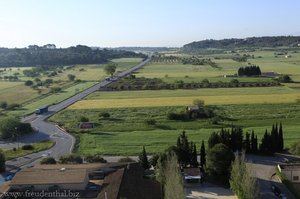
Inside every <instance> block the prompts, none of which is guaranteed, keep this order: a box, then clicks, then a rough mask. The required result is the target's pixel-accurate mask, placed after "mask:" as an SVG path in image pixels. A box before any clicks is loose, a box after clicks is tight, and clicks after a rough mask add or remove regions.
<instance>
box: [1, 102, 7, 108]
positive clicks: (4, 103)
mask: <svg viewBox="0 0 300 199" xmlns="http://www.w3.org/2000/svg"><path fill="white" fill-rule="evenodd" d="M7 106H8V104H7V102H6V101H2V102H0V108H2V109H4V110H5V109H7Z"/></svg>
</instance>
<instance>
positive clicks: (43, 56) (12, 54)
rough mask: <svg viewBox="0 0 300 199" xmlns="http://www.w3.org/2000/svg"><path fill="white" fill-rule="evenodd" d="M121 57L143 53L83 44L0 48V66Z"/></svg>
mask: <svg viewBox="0 0 300 199" xmlns="http://www.w3.org/2000/svg"><path fill="white" fill-rule="evenodd" d="M122 57H145V55H143V54H140V53H139V54H138V53H135V52H129V51H121V50H108V49H102V50H100V49H92V48H90V47H88V46H83V45H77V46H76V47H73V46H72V47H69V48H56V47H55V45H54V44H51V45H50V44H48V45H45V46H37V45H31V46H28V48H13V49H9V48H0V67H22V66H39V65H41V66H54V65H70V64H100V63H104V62H107V61H108V60H109V59H114V58H122Z"/></svg>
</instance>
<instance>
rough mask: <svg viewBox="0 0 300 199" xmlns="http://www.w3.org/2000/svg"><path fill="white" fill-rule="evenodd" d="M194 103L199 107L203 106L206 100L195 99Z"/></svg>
mask: <svg viewBox="0 0 300 199" xmlns="http://www.w3.org/2000/svg"><path fill="white" fill-rule="evenodd" d="M193 104H194V105H196V106H198V107H199V108H203V107H204V104H205V102H204V100H202V99H194V101H193Z"/></svg>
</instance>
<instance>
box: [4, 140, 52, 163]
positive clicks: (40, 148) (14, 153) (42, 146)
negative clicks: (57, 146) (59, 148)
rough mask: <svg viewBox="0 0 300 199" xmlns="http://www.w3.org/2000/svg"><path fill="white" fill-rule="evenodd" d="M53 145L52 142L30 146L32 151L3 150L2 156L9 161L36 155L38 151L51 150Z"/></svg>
mask: <svg viewBox="0 0 300 199" xmlns="http://www.w3.org/2000/svg"><path fill="white" fill-rule="evenodd" d="M53 145H54V142H52V141H43V142H38V143H34V144H32V146H33V149H32V150H23V149H21V148H19V149H16V151H14V150H13V149H8V150H3V154H4V156H5V159H6V160H10V159H13V158H17V157H22V156H25V155H28V154H31V153H37V152H39V151H43V150H47V149H49V148H51V147H52V146H53Z"/></svg>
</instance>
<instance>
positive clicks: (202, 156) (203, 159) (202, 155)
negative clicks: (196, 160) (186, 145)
mask: <svg viewBox="0 0 300 199" xmlns="http://www.w3.org/2000/svg"><path fill="white" fill-rule="evenodd" d="M200 165H201V168H204V166H205V165H206V152H205V145H204V140H202V143H201V149H200Z"/></svg>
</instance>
